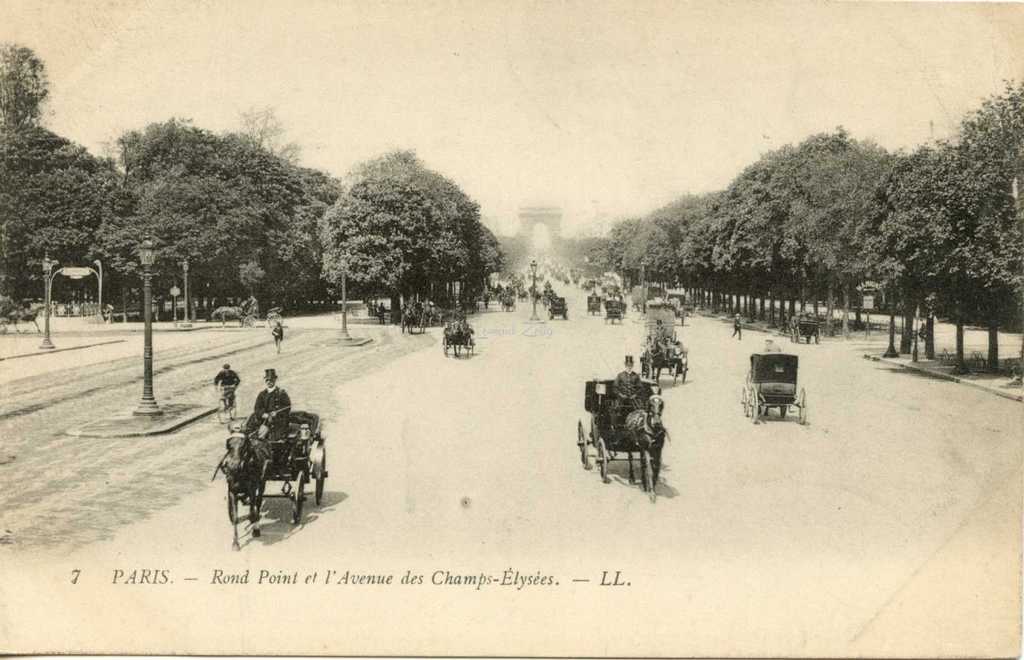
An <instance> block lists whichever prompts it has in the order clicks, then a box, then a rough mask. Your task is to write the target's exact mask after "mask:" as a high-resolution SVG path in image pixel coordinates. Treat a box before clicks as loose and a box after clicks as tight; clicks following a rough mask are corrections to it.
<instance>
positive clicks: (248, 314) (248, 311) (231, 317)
mask: <svg viewBox="0 0 1024 660" xmlns="http://www.w3.org/2000/svg"><path fill="white" fill-rule="evenodd" d="M210 319H211V320H213V321H220V324H221V325H222V326H223V325H224V324H225V323H226V322H228V321H238V327H240V328H255V327H256V323H257V322H258V321H259V320H260V307H259V305H258V304H257V303H256V302H255V301H246V302H243V303H242V304H241V305H225V306H222V307H218V308H217V309H215V310H213V311H212V312H210ZM281 322H283V317H282V316H281V308H280V307H271V308H270V309H268V310H267V317H266V324H267V327H268V328H270V329H273V328H274V326H275V325H277V324H278V323H281Z"/></svg>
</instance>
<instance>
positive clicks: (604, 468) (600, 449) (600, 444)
mask: <svg viewBox="0 0 1024 660" xmlns="http://www.w3.org/2000/svg"><path fill="white" fill-rule="evenodd" d="M594 441H595V442H594V444H595V445H596V446H597V464H598V466H599V467H600V468H601V469H600V472H601V481H603V482H604V483H606V484H608V483H611V479H609V478H608V462H609V460H610V459H609V458H608V447H607V446H606V445H605V444H604V438H603V437H601V433H600V432H599V431H595V434H594Z"/></svg>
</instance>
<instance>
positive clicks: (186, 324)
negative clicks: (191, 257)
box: [181, 257, 194, 328]
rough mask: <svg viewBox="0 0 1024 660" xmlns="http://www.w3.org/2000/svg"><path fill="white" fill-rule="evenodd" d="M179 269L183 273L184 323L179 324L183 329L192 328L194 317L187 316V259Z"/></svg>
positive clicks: (188, 301) (186, 258)
mask: <svg viewBox="0 0 1024 660" xmlns="http://www.w3.org/2000/svg"><path fill="white" fill-rule="evenodd" d="M181 268H182V270H183V271H184V272H185V322H184V323H182V324H181V327H183V328H189V327H191V326H192V321H193V318H194V315H192V314H189V311H188V309H189V303H190V302H191V300H190V299H189V297H188V257H185V260H184V261H182V262H181Z"/></svg>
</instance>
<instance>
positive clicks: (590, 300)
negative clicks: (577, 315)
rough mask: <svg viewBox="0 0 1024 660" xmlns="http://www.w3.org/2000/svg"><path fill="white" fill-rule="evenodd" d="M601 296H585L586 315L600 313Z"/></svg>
mask: <svg viewBox="0 0 1024 660" xmlns="http://www.w3.org/2000/svg"><path fill="white" fill-rule="evenodd" d="M601 302H602V301H601V296H599V295H596V294H591V295H589V296H587V314H600V313H601Z"/></svg>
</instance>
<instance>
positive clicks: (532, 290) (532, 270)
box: [530, 259, 540, 321]
mask: <svg viewBox="0 0 1024 660" xmlns="http://www.w3.org/2000/svg"><path fill="white" fill-rule="evenodd" d="M530 274H531V275H532V276H533V286H532V287H531V288H530V298H532V299H533V314H530V320H531V321H539V320H540V317H538V316H537V260H536V259H532V260H530Z"/></svg>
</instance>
